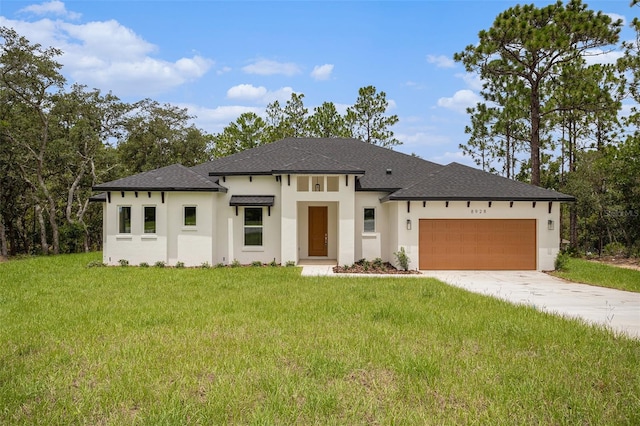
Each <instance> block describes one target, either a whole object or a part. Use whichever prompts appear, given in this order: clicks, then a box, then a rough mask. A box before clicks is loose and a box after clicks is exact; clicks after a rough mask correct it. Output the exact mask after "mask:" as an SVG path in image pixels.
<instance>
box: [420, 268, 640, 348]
mask: <svg viewBox="0 0 640 426" xmlns="http://www.w3.org/2000/svg"><path fill="white" fill-rule="evenodd" d="M422 273H423V276H428V277H434V278H437V279H439V280H441V281H444V282H446V283H448V284H451V285H453V286H456V287H460V288H464V289H466V290H469V291H472V292H474V293H480V294H485V295H488V296H493V297H498V298H500V299H503V300H507V301H509V302H513V303H516V304H522V305H529V306H533V307H535V308H536V309H539V310H541V311H545V312H549V313H553V314H558V315H562V316H568V317H575V318H581V319H583V320H585V321H587V322H589V323H592V324H600V325H604V326H606V327H609V328H611V329H612V330H614V331H617V332H622V333H625V334H626V335H628V336H630V337H634V338H637V339H640V293H632V292H629V291H621V290H614V289H610V288H604V287H596V286H591V285H586V284H577V283H572V282H568V281H565V280H562V279H560V278H556V277H553V276H551V275H548V274H545V273H543V272H535V271H524V272H520V271H422Z"/></svg>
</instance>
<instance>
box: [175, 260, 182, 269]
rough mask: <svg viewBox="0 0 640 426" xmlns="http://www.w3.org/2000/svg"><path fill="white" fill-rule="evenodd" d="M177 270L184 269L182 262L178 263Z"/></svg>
mask: <svg viewBox="0 0 640 426" xmlns="http://www.w3.org/2000/svg"><path fill="white" fill-rule="evenodd" d="M176 268H178V269H182V268H184V262H180V261H178V262H176Z"/></svg>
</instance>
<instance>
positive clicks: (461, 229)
mask: <svg viewBox="0 0 640 426" xmlns="http://www.w3.org/2000/svg"><path fill="white" fill-rule="evenodd" d="M419 244H420V259H419V265H420V269H461V270H472V269H478V270H482V269H484V270H497V269H511V270H535V269H536V221H535V220H534V219H504V220H498V219H421V220H420V226H419Z"/></svg>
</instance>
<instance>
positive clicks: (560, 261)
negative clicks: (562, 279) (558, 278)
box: [553, 251, 571, 271]
mask: <svg viewBox="0 0 640 426" xmlns="http://www.w3.org/2000/svg"><path fill="white" fill-rule="evenodd" d="M569 259H571V255H570V254H569V253H567V252H564V251H561V252H560V253H558V255H557V256H556V260H555V262H554V264H553V266H554V268H556V271H566V270H567V269H568V268H567V267H568V265H569Z"/></svg>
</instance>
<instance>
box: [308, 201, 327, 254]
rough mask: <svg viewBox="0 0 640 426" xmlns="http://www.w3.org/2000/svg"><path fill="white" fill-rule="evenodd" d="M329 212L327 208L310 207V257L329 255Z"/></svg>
mask: <svg viewBox="0 0 640 426" xmlns="http://www.w3.org/2000/svg"><path fill="white" fill-rule="evenodd" d="M328 211H329V209H328V208H327V206H309V256H327V255H328V254H329V234H328V230H329V221H328V218H329V214H328Z"/></svg>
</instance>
